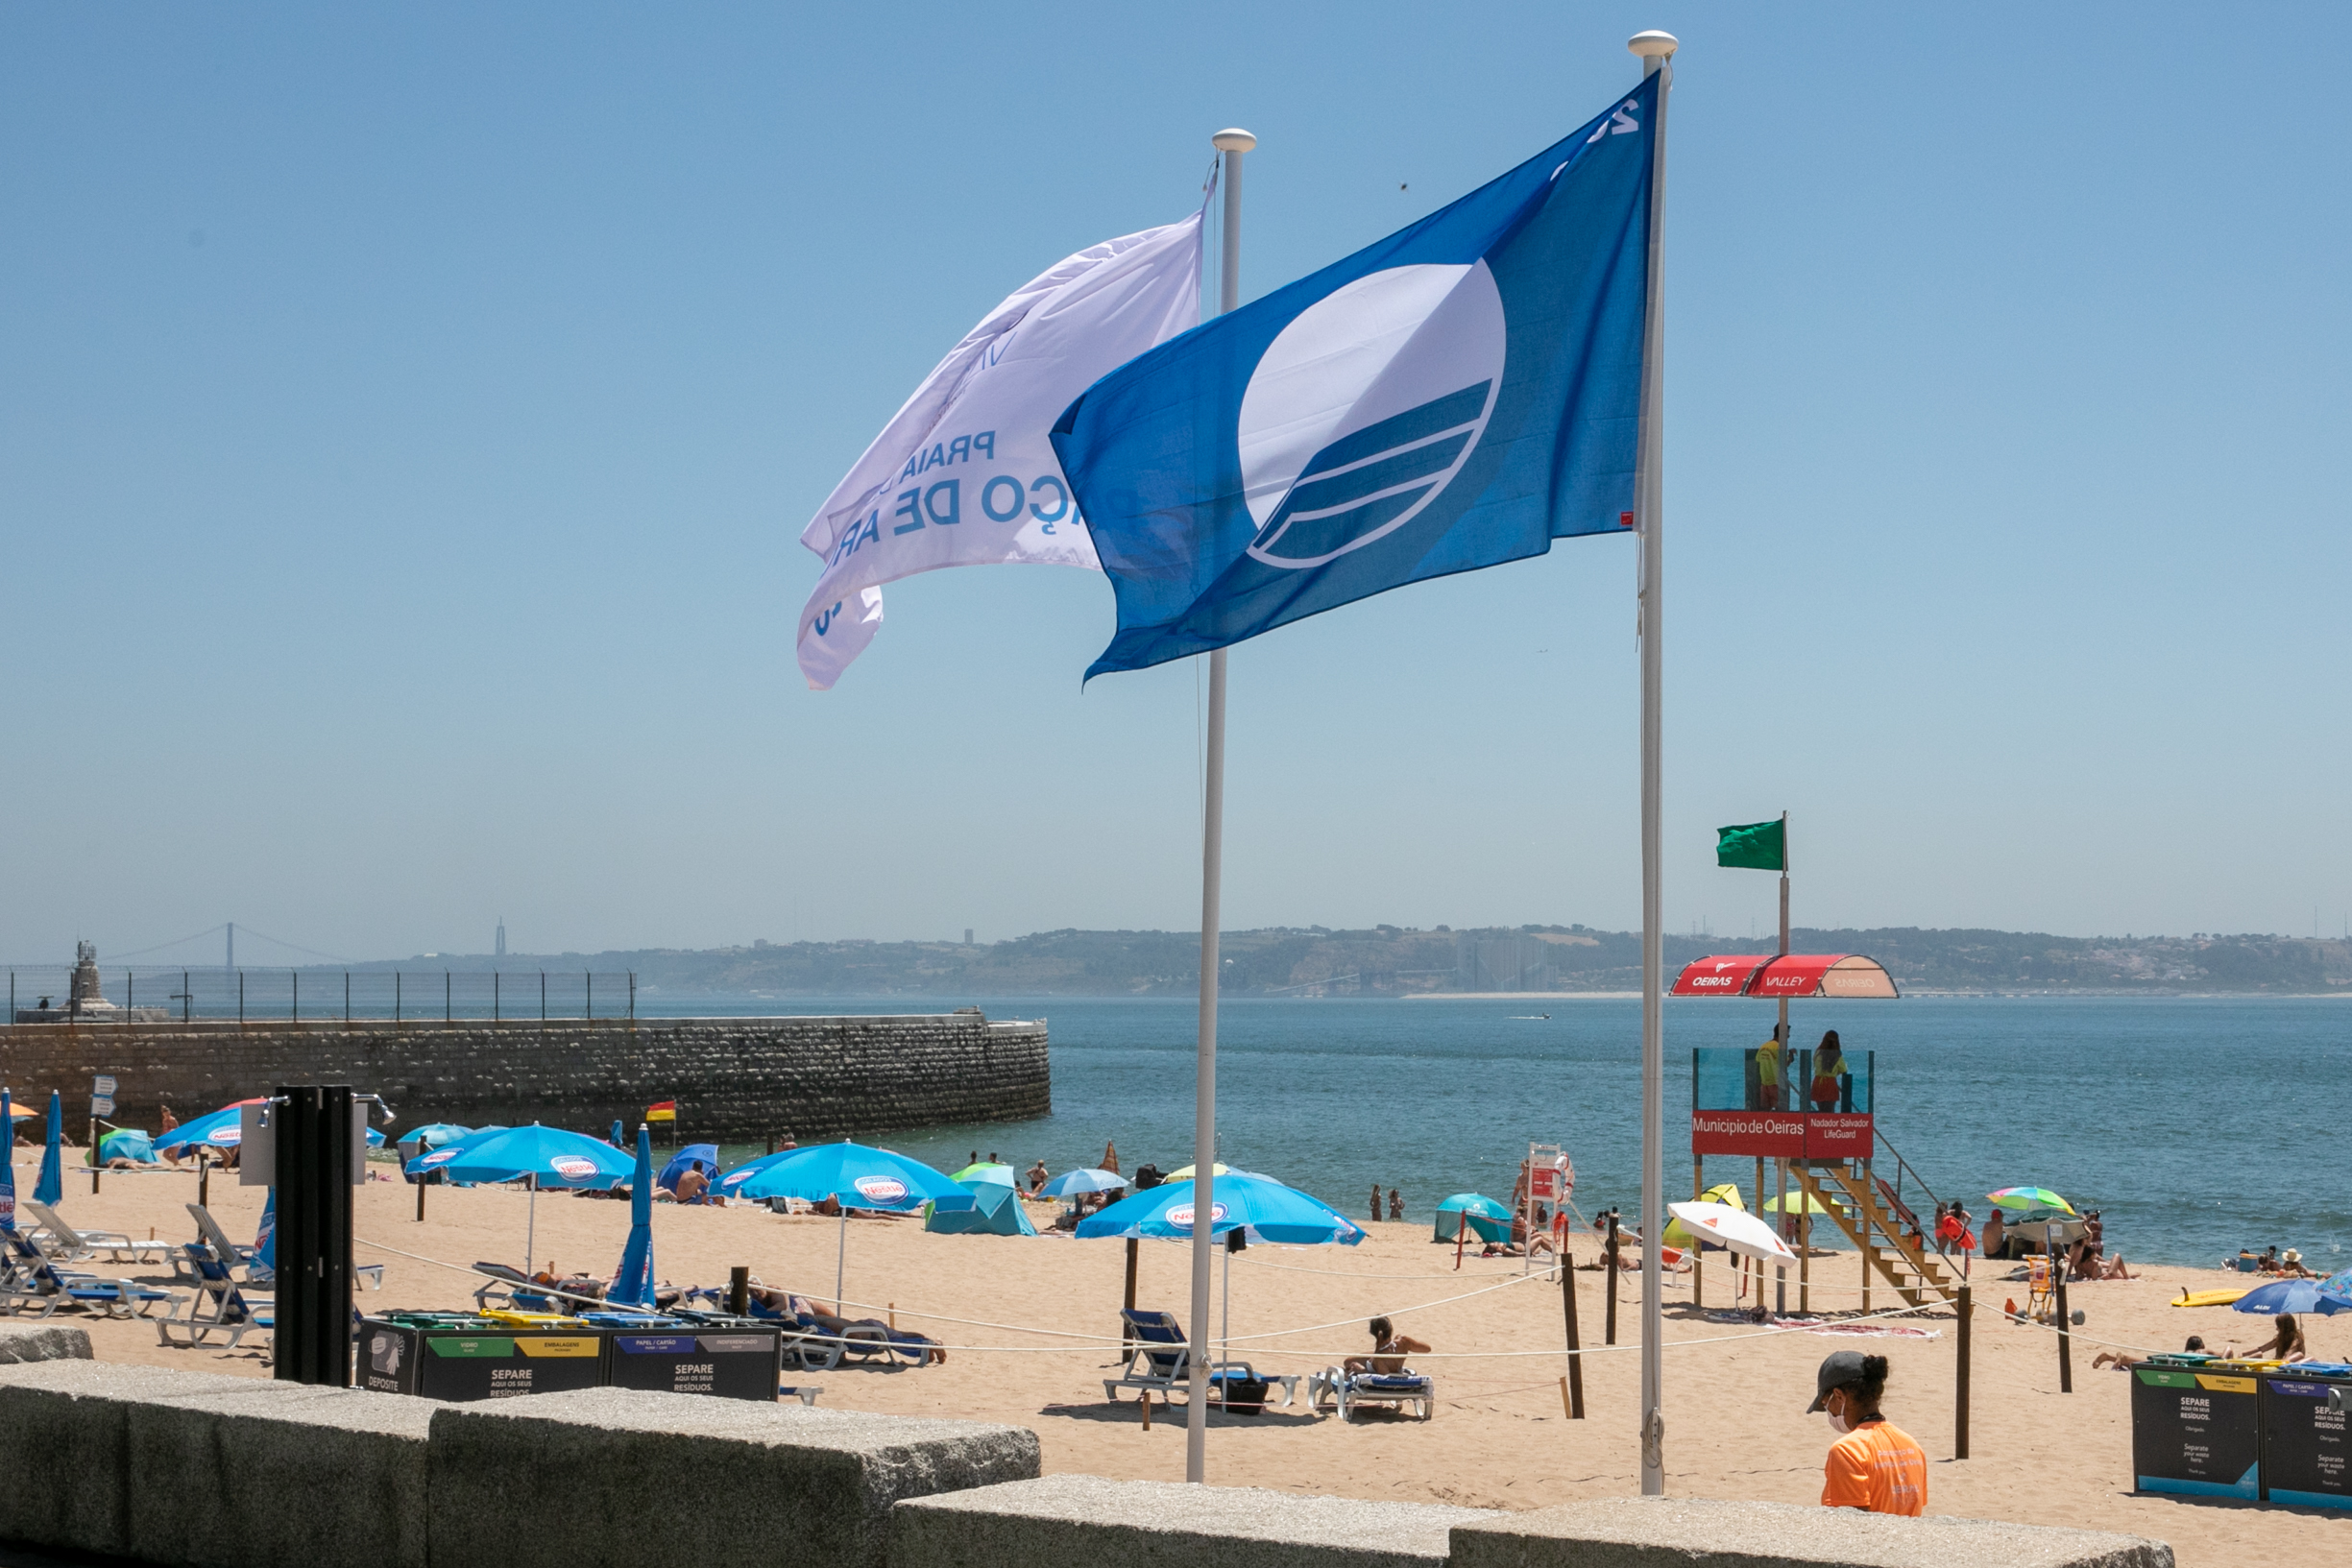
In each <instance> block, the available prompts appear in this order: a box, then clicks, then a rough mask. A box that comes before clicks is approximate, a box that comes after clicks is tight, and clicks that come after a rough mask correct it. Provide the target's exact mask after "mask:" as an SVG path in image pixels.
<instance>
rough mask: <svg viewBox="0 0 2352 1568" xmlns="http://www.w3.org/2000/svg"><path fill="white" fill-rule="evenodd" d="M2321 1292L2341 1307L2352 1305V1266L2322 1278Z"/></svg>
mask: <svg viewBox="0 0 2352 1568" xmlns="http://www.w3.org/2000/svg"><path fill="white" fill-rule="evenodd" d="M2319 1293H2320V1294H2321V1295H2323V1296H2325V1297H2327V1298H2328V1299H2329V1300H2330V1301H2333V1302H2335V1303H2336V1304H2337V1305H2338V1306H2340V1307H2352V1268H2347V1269H2344V1270H2343V1271H2342V1272H2340V1273H2336V1274H2330V1275H2329V1276H2328V1277H2327V1278H2325V1279H2323V1280H2321V1281H2320V1282H2319Z"/></svg>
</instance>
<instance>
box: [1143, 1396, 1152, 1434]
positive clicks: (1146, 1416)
mask: <svg viewBox="0 0 2352 1568" xmlns="http://www.w3.org/2000/svg"><path fill="white" fill-rule="evenodd" d="M1143 1429H1144V1431H1146V1432H1150V1431H1151V1430H1152V1390H1151V1389H1149V1388H1146V1389H1145V1390H1144V1391H1143Z"/></svg>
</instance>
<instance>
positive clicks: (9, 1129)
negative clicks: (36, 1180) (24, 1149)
mask: <svg viewBox="0 0 2352 1568" xmlns="http://www.w3.org/2000/svg"><path fill="white" fill-rule="evenodd" d="M0 1138H4V1139H6V1140H7V1143H6V1144H5V1145H0V1155H5V1156H7V1157H6V1158H5V1159H0V1230H14V1229H15V1228H16V1107H15V1105H14V1104H12V1102H11V1101H10V1099H9V1092H8V1091H7V1090H6V1089H0Z"/></svg>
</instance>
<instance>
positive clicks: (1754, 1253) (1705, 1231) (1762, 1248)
mask: <svg viewBox="0 0 2352 1568" xmlns="http://www.w3.org/2000/svg"><path fill="white" fill-rule="evenodd" d="M1666 1211H1667V1212H1668V1213H1669V1214H1671V1215H1673V1216H1674V1218H1677V1219H1679V1220H1681V1221H1682V1222H1683V1224H1684V1226H1685V1228H1686V1229H1687V1230H1688V1231H1689V1233H1690V1234H1691V1235H1692V1236H1694V1237H1697V1238H1698V1239H1699V1240H1700V1242H1714V1243H1715V1244H1716V1245H1718V1246H1724V1247H1729V1248H1730V1249H1731V1250H1732V1251H1734V1252H1736V1253H1739V1254H1741V1255H1742V1256H1744V1257H1749V1258H1755V1259H1758V1260H1759V1261H1762V1262H1767V1263H1795V1262H1796V1261H1797V1255H1796V1254H1795V1253H1794V1252H1791V1251H1789V1250H1788V1248H1787V1246H1786V1245H1785V1244H1784V1243H1783V1242H1782V1241H1781V1239H1780V1238H1779V1237H1778V1236H1776V1235H1774V1234H1773V1232H1772V1227H1771V1226H1770V1225H1767V1224H1765V1223H1764V1222H1763V1221H1762V1220H1761V1219H1758V1218H1756V1216H1754V1215H1752V1214H1750V1213H1748V1212H1747V1211H1746V1210H1744V1209H1734V1208H1733V1207H1732V1206H1731V1205H1730V1204H1728V1203H1669V1204H1667V1205H1666Z"/></svg>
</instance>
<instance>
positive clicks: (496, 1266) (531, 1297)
mask: <svg viewBox="0 0 2352 1568" xmlns="http://www.w3.org/2000/svg"><path fill="white" fill-rule="evenodd" d="M473 1271H474V1272H475V1273H477V1274H487V1275H489V1276H490V1277H489V1278H488V1279H485V1280H483V1281H482V1283H481V1287H480V1289H478V1290H476V1291H474V1292H473V1306H474V1310H475V1311H476V1312H488V1311H489V1310H490V1309H491V1308H492V1307H493V1306H494V1305H495V1306H498V1307H503V1308H505V1309H506V1310H507V1311H509V1312H525V1313H555V1312H562V1311H563V1310H564V1308H563V1303H562V1302H560V1301H558V1300H556V1298H555V1297H553V1296H551V1295H549V1294H547V1293H546V1291H542V1290H539V1289H537V1288H536V1286H535V1285H534V1284H533V1282H532V1279H531V1276H530V1275H528V1274H526V1273H524V1272H523V1271H522V1270H521V1269H520V1268H517V1267H515V1266H513V1265H511V1264H502V1263H476V1264H475V1265H474V1266H473Z"/></svg>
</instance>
